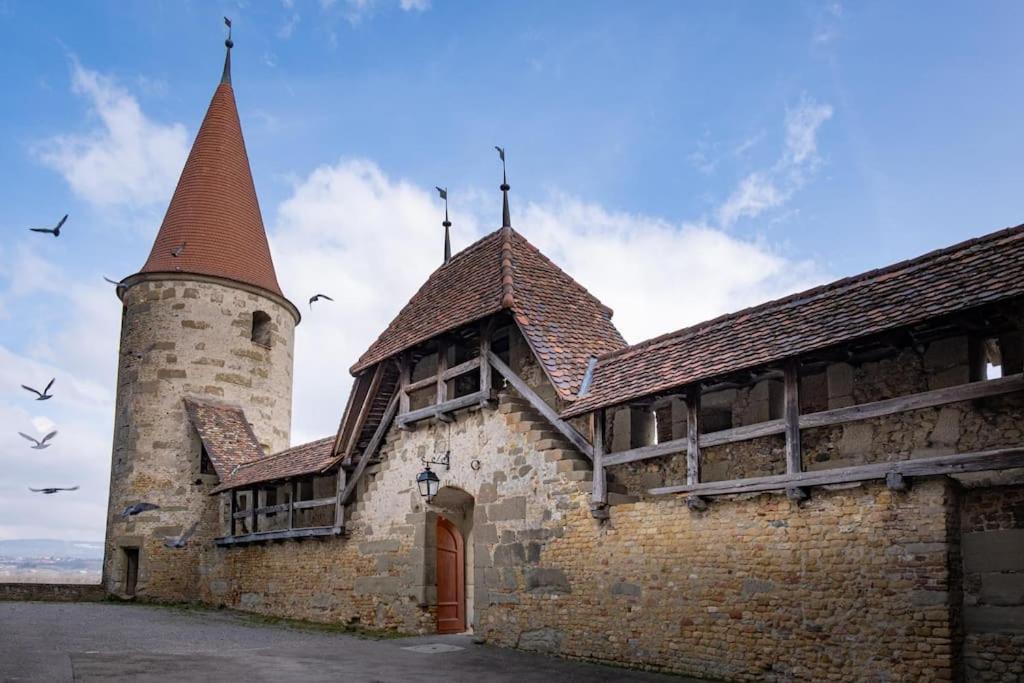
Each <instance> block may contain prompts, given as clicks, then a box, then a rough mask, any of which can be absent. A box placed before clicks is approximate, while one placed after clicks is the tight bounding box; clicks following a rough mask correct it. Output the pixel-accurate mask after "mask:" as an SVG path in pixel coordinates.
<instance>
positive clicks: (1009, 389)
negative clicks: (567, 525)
mask: <svg viewBox="0 0 1024 683" xmlns="http://www.w3.org/2000/svg"><path fill="white" fill-rule="evenodd" d="M1018 391H1024V375H1012V376H1010V377H1002V378H1000V379H991V380H984V381H980V382H970V383H968V384H961V385H958V386H955V387H946V388H944V389H935V390H932V391H925V392H922V393H919V394H911V395H909V396H898V397H896V398H890V399H884V400H881V401H874V402H872V403H862V404H860V405H855V406H849V407H846V408H836V409H834V410H824V411H821V412H818V413H808V414H807V415H800V418H799V424H800V429H812V428H815V427H827V426H831V425H838V424H844V423H846V422H855V421H857V420H867V419H870V418H874V417H884V416H886V415H893V414H896V413H902V412H905V411H908V410H919V409H921V408H933V407H936V406H941V405H945V404H948V403H957V402H959V401H970V400H975V399H980V398H990V397H993V396H1002V395H1005V394H1011V393H1015V392H1018ZM785 432H786V421H785V419H782V420H769V421H767V422H758V423H757V424H752V425H744V426H743V427H734V428H733V429H723V430H720V431H717V432H711V433H709V434H701V435H700V437H699V441H698V443H699V445H700V447H701V448H710V447H712V446H720V445H722V444H727V443H735V442H737V441H747V440H749V439H756V438H759V437H762V436H773V435H775V434H784V433H785ZM687 448H688V440H687V439H673V440H672V441H665V442H664V443H659V444H653V445H651V446H641V447H640V448H634V449H631V450H628V451H620V452H618V453H611V454H608V455H606V456H605V459H604V464H605V466H606V467H610V466H612V465H621V464H624V463H629V462H636V461H637V460H647V459H649V458H660V457H662V456H666V455H672V454H674V453H679V452H682V451H685V450H687Z"/></svg>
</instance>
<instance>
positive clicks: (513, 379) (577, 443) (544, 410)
mask: <svg viewBox="0 0 1024 683" xmlns="http://www.w3.org/2000/svg"><path fill="white" fill-rule="evenodd" d="M487 360H488V361H489V362H490V364H491V365H492V366H493V367H494V369H495V370H497V371H498V372H499V373H500V374H501V376H502V377H504V378H505V379H506V380H507V381H508V383H509V384H511V385H512V387H513V388H514V389H515V390H516V391H517V392H519V395H520V396H522V397H523V398H525V399H526V400H527V401H529V403H530V405H531V406H533V409H534V410H536V411H537V412H538V413H540V414H541V415H543V416H544V419H546V420H547V421H548V422H550V423H551V426H552V427H554V428H555V429H557V430H558V432H559V433H560V434H561V435H562V436H564V437H565V438H566V439H568V440H569V442H570V443H571V444H572V445H573V446H574V447H575V448H576V450H578V451H579V452H580V453H582V454H583V455H585V456H587V457H588V458H590V459H591V460H593V459H594V448H593V446H591V445H590V444H589V443H587V440H586V439H584V438H583V436H582V435H581V434H580V433H579V432H577V431H576V430H575V429H573V427H572V425H570V424H569V423H568V422H566V421H565V420H563V419H562V418H560V417H558V413H556V412H555V410H554V409H553V408H552V407H551V406H549V405H548V404H547V403H546V402H545V401H544V399H542V398H541V397H540V396H538V395H537V394H536V393H534V391H533V389H531V388H530V387H529V385H527V384H526V382H524V381H523V380H522V378H521V377H519V375H517V374H516V373H514V372H513V371H512V368H510V367H509V366H507V365H505V362H504V361H502V360H501V359H500V358H498V356H497V355H495V353H494V352H493V351H491V352H489V353H488V354H487Z"/></svg>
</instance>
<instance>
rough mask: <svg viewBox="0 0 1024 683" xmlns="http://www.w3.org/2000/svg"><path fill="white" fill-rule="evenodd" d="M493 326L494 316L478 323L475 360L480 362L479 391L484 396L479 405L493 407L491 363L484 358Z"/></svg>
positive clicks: (489, 348)
mask: <svg viewBox="0 0 1024 683" xmlns="http://www.w3.org/2000/svg"><path fill="white" fill-rule="evenodd" d="M493 328H494V318H491V319H489V320H487V321H486V322H484V323H481V325H480V355H479V357H478V358H477V360H478V361H479V362H480V393H481V394H483V396H484V397H483V399H481V400H480V405H482V406H484V407H485V408H493V407H495V403H494V401H493V400H492V399H491V364H490V363H488V362H486V361H485V360H484V359H486V358H487V355H488V354H489V353H490V352H491V331H492V330H493Z"/></svg>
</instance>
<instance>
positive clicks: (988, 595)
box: [978, 572, 1024, 607]
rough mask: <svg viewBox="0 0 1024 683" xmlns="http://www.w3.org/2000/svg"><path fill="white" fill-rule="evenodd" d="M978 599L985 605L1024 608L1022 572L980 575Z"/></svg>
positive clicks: (1023, 579)
mask: <svg viewBox="0 0 1024 683" xmlns="http://www.w3.org/2000/svg"><path fill="white" fill-rule="evenodd" d="M978 599H979V601H980V602H981V603H983V604H985V605H998V606H1003V607H1012V606H1024V572H1011V573H1005V574H1003V573H984V574H982V575H981V590H979V591H978Z"/></svg>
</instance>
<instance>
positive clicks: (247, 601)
mask: <svg viewBox="0 0 1024 683" xmlns="http://www.w3.org/2000/svg"><path fill="white" fill-rule="evenodd" d="M238 601H239V603H240V604H241V605H242V607H247V608H249V609H254V608H256V607H259V606H261V605H262V604H263V596H262V595H261V594H259V593H242V595H241V596H240V597H239V598H238Z"/></svg>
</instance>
